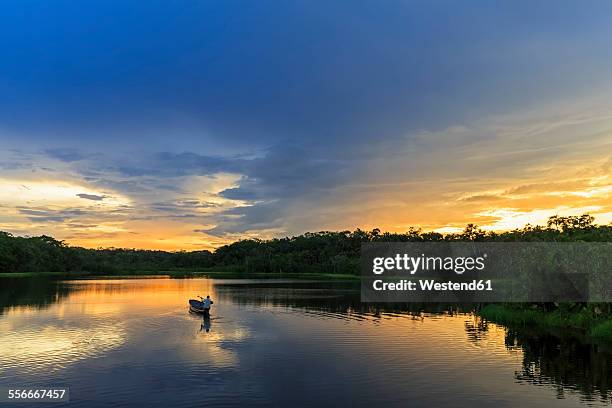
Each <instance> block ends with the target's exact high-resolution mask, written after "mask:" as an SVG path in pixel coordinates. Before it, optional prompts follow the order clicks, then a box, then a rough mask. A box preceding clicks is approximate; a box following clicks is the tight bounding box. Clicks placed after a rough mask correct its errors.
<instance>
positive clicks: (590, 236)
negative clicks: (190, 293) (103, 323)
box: [0, 214, 612, 274]
mask: <svg viewBox="0 0 612 408" xmlns="http://www.w3.org/2000/svg"><path fill="white" fill-rule="evenodd" d="M411 241H413V242H414V241H418V242H425V241H432V242H433V241H500V242H510V241H522V242H525V241H543V242H547V241H585V242H589V241H590V242H611V241H612V224H611V225H596V224H594V218H593V217H592V216H590V215H588V214H585V215H581V216H570V217H561V216H553V217H550V218H549V220H548V223H547V225H546V226H531V225H526V226H524V227H523V228H520V229H515V230H513V231H507V232H493V231H483V230H482V229H480V228H479V227H478V226H476V225H474V224H468V225H467V226H466V227H465V229H464V230H463V231H462V232H461V233H458V234H440V233H437V232H424V231H422V230H421V229H418V228H410V229H409V230H408V231H406V232H404V233H392V232H381V230H380V229H378V228H375V229H373V230H371V231H364V230H361V229H357V230H355V231H321V232H307V233H305V234H302V235H298V236H294V237H285V238H274V239H270V240H259V239H246V240H240V241H237V242H234V243H232V244H229V245H224V246H222V247H219V248H217V249H216V250H215V251H214V252H210V251H206V250H202V251H190V252H187V251H180V252H167V251H154V250H139V249H125V248H106V249H87V248H81V247H73V246H69V245H67V244H66V243H65V242H63V241H60V240H57V239H55V238H52V237H49V236H45V235H43V236H38V237H17V236H13V235H11V234H9V233H7V232H1V231H0V272H4V273H11V272H67V273H69V272H75V273H78V272H88V273H100V274H119V273H131V272H136V271H152V272H154V271H165V270H185V271H189V270H207V269H219V270H231V271H234V272H239V273H332V274H358V273H359V252H360V248H361V243H363V242H411Z"/></svg>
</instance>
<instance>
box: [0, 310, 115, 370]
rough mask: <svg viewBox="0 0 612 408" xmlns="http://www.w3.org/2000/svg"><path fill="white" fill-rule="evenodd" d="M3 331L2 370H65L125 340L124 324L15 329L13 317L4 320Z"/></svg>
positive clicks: (38, 326)
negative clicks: (12, 322)
mask: <svg viewBox="0 0 612 408" xmlns="http://www.w3.org/2000/svg"><path fill="white" fill-rule="evenodd" d="M0 332H3V333H5V334H4V335H3V336H2V347H1V348H0V361H2V366H1V367H0V372H4V371H7V370H11V371H13V370H15V371H16V373H19V374H29V373H36V372H39V371H40V370H45V371H57V370H61V369H63V368H66V367H67V366H68V365H70V364H73V363H76V362H78V361H81V360H84V359H87V358H91V357H97V356H100V355H102V354H104V353H106V352H108V351H110V350H112V349H116V348H118V347H119V346H121V345H122V344H123V343H124V342H125V330H124V328H123V326H122V325H121V324H96V325H93V326H90V327H74V326H73V327H70V326H67V327H66V326H60V325H56V324H54V323H47V324H46V325H36V326H35V327H30V328H29V329H26V328H21V329H19V330H15V328H14V327H12V324H11V323H10V320H2V321H0Z"/></svg>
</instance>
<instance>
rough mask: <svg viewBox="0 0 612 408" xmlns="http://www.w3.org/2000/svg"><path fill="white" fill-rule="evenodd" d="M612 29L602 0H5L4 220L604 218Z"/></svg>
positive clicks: (170, 232) (85, 223)
mask: <svg viewBox="0 0 612 408" xmlns="http://www.w3.org/2000/svg"><path fill="white" fill-rule="evenodd" d="M611 40H612V3H610V2H606V1H592V2H588V3H585V2H579V1H554V2H553V1H534V0H529V1H512V2H490V1H469V2H467V1H466V2H457V1H442V0H439V1H438V0H436V1H429V0H428V1H408V0H402V1H396V0H388V1H382V2H381V1H373V0H370V1H361V0H347V1H340V0H332V1H325V2H323V1H308V0H305V1H298V0H296V1H267V0H259V1H232V0H223V1H209V0H199V1H187V0H182V1H180V2H168V1H155V0H150V1H146V2H144V1H129V0H121V1H110V0H108V1H89V0H83V1H79V2H74V1H61V0H58V1H53V2H48V1H30V0H15V1H7V2H4V3H3V11H2V13H1V14H0V52H1V54H0V55H2V57H1V58H0V230H3V231H8V232H10V233H13V234H15V235H29V236H32V235H40V234H46V235H52V236H54V237H56V238H58V239H62V240H66V241H67V242H68V243H69V244H72V245H81V246H86V247H111V246H113V247H130V248H132V247H133V248H152V249H166V250H183V249H184V250H195V249H212V248H215V247H218V246H220V245H223V244H226V243H228V242H232V241H235V240H237V239H243V238H249V237H258V238H270V237H281V236H287V235H289V236H291V235H296V234H300V233H303V232H306V231H322V230H346V229H349V230H352V229H355V228H362V229H371V228H375V227H377V228H380V229H382V230H387V231H405V230H407V229H408V228H409V227H411V226H414V227H420V228H422V229H424V230H427V231H430V230H435V231H440V232H456V231H459V230H461V229H462V228H463V227H464V226H465V225H466V224H467V223H476V224H477V225H479V226H481V227H482V228H484V229H486V230H508V229H513V228H516V227H521V226H523V225H525V224H526V223H531V224H540V225H542V224H545V222H546V219H547V218H548V217H549V216H551V215H555V214H559V215H579V214H582V213H590V214H592V215H594V216H595V217H596V221H597V222H598V223H603V224H607V223H609V222H612V200H611V199H610V195H611V193H612V180H611V178H610V173H611V169H612V92H611V91H612V70H611V69H610V67H611V66H612V47H610V46H609V45H610V41H611Z"/></svg>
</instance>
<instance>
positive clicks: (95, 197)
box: [76, 193, 108, 201]
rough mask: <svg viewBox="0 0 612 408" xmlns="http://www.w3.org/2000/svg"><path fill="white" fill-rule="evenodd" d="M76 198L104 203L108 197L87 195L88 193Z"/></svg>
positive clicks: (80, 194) (78, 195)
mask: <svg viewBox="0 0 612 408" xmlns="http://www.w3.org/2000/svg"><path fill="white" fill-rule="evenodd" d="M76 196H77V197H79V198H83V199H85V200H92V201H102V200H104V199H105V198H106V197H108V196H106V195H96V194H86V193H79V194H77V195H76Z"/></svg>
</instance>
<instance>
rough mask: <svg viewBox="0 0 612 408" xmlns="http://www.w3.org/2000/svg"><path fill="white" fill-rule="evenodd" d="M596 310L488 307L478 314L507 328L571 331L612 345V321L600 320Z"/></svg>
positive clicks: (593, 340)
mask: <svg viewBox="0 0 612 408" xmlns="http://www.w3.org/2000/svg"><path fill="white" fill-rule="evenodd" d="M596 309H597V308H595V307H583V308H581V309H580V310H573V311H568V310H564V309H557V310H553V311H544V310H541V309H538V308H536V307H535V306H534V305H520V306H519V305H499V304H491V305H487V306H485V307H484V308H483V309H482V310H480V311H479V312H478V315H480V316H481V317H483V318H485V319H487V320H489V321H491V322H493V323H498V324H502V325H504V326H514V327H517V326H519V327H529V326H537V327H538V328H541V329H550V330H560V329H561V330H571V331H572V332H573V333H576V334H580V335H583V336H584V337H585V338H586V339H587V340H589V341H592V342H603V343H607V344H612V318H610V317H600V316H599V315H598V313H597V312H596Z"/></svg>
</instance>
